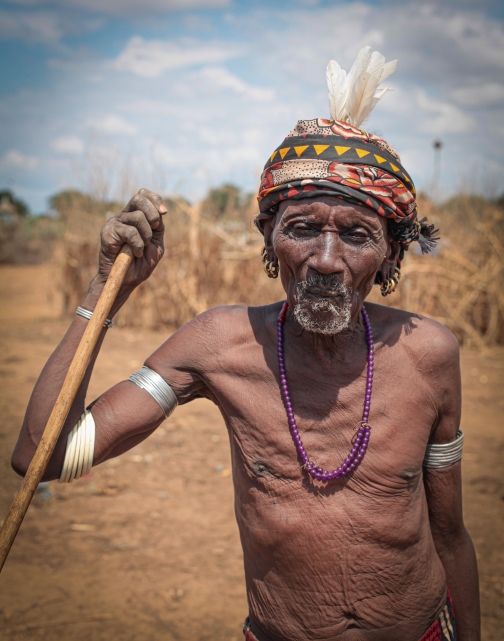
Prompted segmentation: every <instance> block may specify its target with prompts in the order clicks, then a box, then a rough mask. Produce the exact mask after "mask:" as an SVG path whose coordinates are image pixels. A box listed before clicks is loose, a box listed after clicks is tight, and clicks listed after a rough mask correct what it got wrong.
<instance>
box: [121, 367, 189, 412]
mask: <svg viewBox="0 0 504 641" xmlns="http://www.w3.org/2000/svg"><path fill="white" fill-rule="evenodd" d="M128 380H129V381H131V382H132V383H135V385H137V386H138V387H140V388H141V389H143V390H145V391H146V392H148V393H149V394H150V395H151V396H152V398H153V399H154V400H155V401H156V403H158V405H159V406H160V407H161V409H162V410H163V412H164V415H165V418H168V416H170V414H171V413H172V412H173V410H174V409H175V408H176V407H177V405H178V401H177V397H176V395H175V392H174V391H173V390H172V388H171V387H170V386H169V385H168V383H167V382H166V381H165V380H164V379H163V378H162V377H161V376H160V375H159V374H158V373H157V372H155V371H154V370H152V369H150V368H149V367H146V366H145V365H144V366H143V367H142V369H141V370H139V371H138V372H135V373H134V374H132V375H131V376H130V377H129V379H128Z"/></svg>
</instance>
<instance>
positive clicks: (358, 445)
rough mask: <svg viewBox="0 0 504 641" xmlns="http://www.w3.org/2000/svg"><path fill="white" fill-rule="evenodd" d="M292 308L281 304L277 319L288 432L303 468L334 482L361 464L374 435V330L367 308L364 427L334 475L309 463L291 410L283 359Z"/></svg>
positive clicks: (314, 475)
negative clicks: (372, 407)
mask: <svg viewBox="0 0 504 641" xmlns="http://www.w3.org/2000/svg"><path fill="white" fill-rule="evenodd" d="M288 309H289V303H288V302H287V301H285V303H284V304H283V305H282V311H281V312H280V314H279V316H278V322H277V336H278V343H277V354H278V368H279V370H280V389H281V392H282V398H283V401H284V404H285V410H286V412H287V420H288V421H289V429H290V433H291V435H292V439H293V441H294V443H295V445H296V449H297V451H298V454H299V457H300V459H301V460H302V461H303V468H304V469H305V470H306V471H307V472H308V474H309V475H310V476H312V477H313V478H315V479H318V480H319V481H331V480H332V479H339V478H342V477H344V476H346V475H347V474H350V472H352V471H353V470H354V469H355V468H356V467H357V466H358V465H359V463H360V462H361V461H362V459H363V458H364V454H365V453H366V449H367V446H368V443H369V434H370V432H371V426H370V425H369V424H368V420H369V410H370V408H371V392H372V390H373V370H374V347H373V332H372V330H371V323H370V322H369V317H368V315H367V312H366V310H365V309H364V305H363V306H362V308H361V314H362V320H363V322H364V327H365V329H366V342H367V346H368V359H367V378H366V396H365V400H364V411H363V412H362V421H361V426H360V427H359V429H358V430H357V435H356V437H355V442H354V444H353V447H352V449H351V450H350V453H349V455H348V456H347V457H346V459H345V460H344V462H343V463H342V464H341V465H340V466H339V467H338V468H337V469H335V470H333V471H332V472H328V471H327V470H324V469H322V468H321V467H318V466H317V465H316V464H315V463H314V462H313V461H310V459H309V457H308V454H307V453H306V451H305V449H304V446H303V441H302V440H301V437H300V436H299V431H298V428H297V424H296V419H295V418H294V412H293V410H292V403H291V399H290V394H289V388H288V386H287V376H286V374H285V360H284V334H283V330H284V327H283V326H284V323H285V317H286V315H287V310H288Z"/></svg>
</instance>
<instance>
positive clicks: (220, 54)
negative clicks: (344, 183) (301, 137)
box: [0, 0, 504, 212]
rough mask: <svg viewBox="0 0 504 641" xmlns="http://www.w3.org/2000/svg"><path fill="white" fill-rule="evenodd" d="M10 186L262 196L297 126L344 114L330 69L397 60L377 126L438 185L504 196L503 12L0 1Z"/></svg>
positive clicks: (2, 158)
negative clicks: (227, 190)
mask: <svg viewBox="0 0 504 641" xmlns="http://www.w3.org/2000/svg"><path fill="white" fill-rule="evenodd" d="M0 39H1V43H0V46H1V48H2V55H1V56H0V69H1V82H0V132H1V136H0V188H5V187H7V188H10V189H13V190H14V191H15V193H16V194H17V195H19V196H20V197H22V198H23V199H24V200H25V201H26V202H27V203H28V204H29V205H30V207H31V208H32V209H33V210H34V211H36V212H41V211H44V210H45V209H46V207H47V198H48V197H49V196H50V195H51V194H53V193H55V192H56V191H58V190H61V189H64V188H67V187H76V188H79V189H83V190H86V191H90V192H92V193H94V194H95V195H96V196H98V197H115V198H120V199H125V198H128V197H129V195H131V193H133V192H134V191H136V190H137V189H138V188H139V187H142V186H145V187H150V188H152V189H156V190H159V191H161V192H162V193H170V192H177V193H181V194H183V195H185V196H186V197H188V198H190V199H196V198H198V197H200V196H201V195H203V194H204V193H205V192H206V190H207V189H208V188H209V187H211V186H216V185H219V184H221V183H223V182H234V183H235V184H237V185H239V186H241V187H243V188H244V189H247V190H254V189H255V187H256V185H257V182H258V177H259V174H260V172H261V168H262V166H263V164H264V162H265V161H266V159H267V157H268V156H269V155H270V154H271V152H272V150H273V149H275V147H276V146H277V145H278V144H279V143H280V141H281V140H282V138H283V137H284V136H285V135H286V134H287V133H288V131H289V130H290V129H291V128H292V127H293V126H294V124H295V123H296V121H297V119H299V118H313V117H317V116H318V117H328V115H329V113H328V105H327V89H326V83H325V67H326V64H327V62H328V60H329V59H331V58H332V59H335V60H337V61H338V62H339V63H340V64H341V65H342V66H343V68H346V69H349V67H350V66H351V64H352V62H353V60H354V59H355V56H356V55H357V52H358V51H359V49H360V48H361V47H363V46H365V45H371V46H372V47H373V48H374V49H377V50H379V51H381V52H382V53H383V54H384V55H385V56H386V58H387V60H392V59H396V58H397V59H398V60H399V64H398V69H397V72H396V73H395V74H394V75H393V76H392V77H391V78H390V79H389V80H388V81H387V84H388V85H389V86H390V87H392V88H393V89H394V91H393V92H390V93H388V94H387V95H386V96H385V97H384V98H383V99H382V101H381V102H380V103H379V104H378V106H377V107H376V109H375V111H374V112H373V114H372V116H371V118H370V119H369V121H368V123H367V124H366V128H367V129H368V130H370V131H373V132H377V133H380V134H381V135H382V136H383V137H384V138H385V139H386V140H387V141H388V142H390V143H391V144H392V145H393V146H394V147H395V148H396V149H397V150H398V152H399V153H400V155H401V157H402V160H403V163H404V164H405V166H406V167H407V168H408V170H409V171H410V173H411V174H412V175H413V177H414V179H415V181H416V183H417V185H418V187H420V188H421V189H422V188H423V189H429V188H430V185H431V183H432V176H433V151H432V142H433V140H434V139H437V138H438V139H441V140H442V141H443V143H444V146H443V150H442V173H441V184H440V192H441V194H442V195H444V196H448V195H449V194H450V193H453V192H454V191H457V190H458V189H460V187H461V186H462V185H464V186H465V188H467V189H468V190H471V191H478V190H482V189H490V190H491V191H492V192H494V193H500V192H501V191H503V190H504V12H503V3H501V2H492V1H490V0H489V1H488V2H486V1H485V0H480V1H479V2H478V3H476V2H464V1H463V0H458V1H449V0H446V1H442V2H434V3H428V2H426V3H423V2H408V1H407V0H406V1H402V2H395V1H386V2H377V1H375V2H348V1H347V2H339V1H333V2H329V1H323V0H321V1H317V0H288V1H287V0H277V1H275V2H272V1H271V0H270V1H269V2H263V1H262V0H253V1H252V0H251V1H246V0H141V1H140V0H53V1H52V2H47V1H41V0H15V1H11V2H0Z"/></svg>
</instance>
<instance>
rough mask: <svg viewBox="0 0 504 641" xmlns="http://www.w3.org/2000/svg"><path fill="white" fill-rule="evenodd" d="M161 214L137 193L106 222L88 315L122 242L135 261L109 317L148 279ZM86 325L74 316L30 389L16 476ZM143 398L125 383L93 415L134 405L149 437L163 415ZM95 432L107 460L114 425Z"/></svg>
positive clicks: (75, 414) (58, 458) (78, 408)
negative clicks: (31, 389) (128, 248)
mask: <svg viewBox="0 0 504 641" xmlns="http://www.w3.org/2000/svg"><path fill="white" fill-rule="evenodd" d="M165 212H166V206H165V205H164V203H163V200H162V199H161V197H160V196H159V195H157V194H154V193H153V192H150V191H148V190H145V189H142V190H140V191H139V192H138V193H137V194H136V195H135V196H134V197H133V198H132V199H131V200H130V202H129V203H128V204H127V205H126V207H125V208H124V209H123V211H122V212H121V213H120V214H118V215H117V216H114V217H113V218H112V219H111V220H109V222H108V223H107V224H106V225H105V227H104V228H103V230H102V234H101V246H100V254H99V269H98V273H97V275H96V277H95V278H94V279H93V280H92V282H91V284H90V287H89V291H88V294H87V296H86V298H85V300H84V301H83V303H82V305H83V307H84V308H85V309H88V310H90V311H93V309H94V307H95V305H96V303H97V301H98V298H99V296H100V294H101V292H102V291H103V287H104V284H105V282H106V280H107V277H108V274H109V272H110V269H111V267H112V265H113V263H114V261H115V258H116V257H117V254H118V253H119V251H120V250H121V247H122V246H123V245H124V244H125V243H127V244H128V245H130V247H131V248H132V251H133V254H134V260H133V262H132V265H131V266H130V268H129V270H128V273H127V275H126V278H125V281H124V283H123V285H122V287H121V290H120V291H119V294H118V296H117V298H116V301H115V303H114V305H113V308H112V310H111V315H110V316H111V317H113V316H114V314H115V313H116V312H117V311H118V310H119V309H120V307H121V306H122V305H123V304H124V303H125V301H126V300H127V298H128V297H129V295H130V294H131V292H132V291H133V290H134V289H135V287H137V286H138V285H139V284H140V283H141V282H143V281H144V280H146V279H147V278H148V277H149V276H150V274H151V273H152V271H153V270H154V268H155V266H156V265H157V263H158V262H159V260H160V259H161V257H162V255H163V234H164V224H163V220H162V217H161V214H163V213H165ZM87 322H88V321H87V320H85V319H83V318H81V317H76V318H75V319H74V320H73V322H72V324H71V326H70V328H69V330H68V331H67V333H66V334H65V336H64V338H63V340H62V341H61V343H60V344H59V345H58V347H57V348H56V350H55V351H54V353H53V354H52V355H51V357H50V359H49V361H48V362H47V363H46V365H45V367H44V369H43V371H42V373H41V375H40V377H39V379H38V381H37V383H36V385H35V388H34V390H33V393H32V396H31V399H30V403H29V405H28V408H27V411H26V415H25V420H24V423H23V426H22V429H21V433H20V435H19V439H18V442H17V444H16V448H15V450H14V453H13V456H12V466H13V468H14V469H15V470H16V472H18V473H19V474H21V475H23V474H25V473H26V470H27V468H28V465H29V464H30V461H31V459H32V458H33V455H34V453H35V450H36V447H37V445H38V443H39V441H40V438H41V436H42V433H43V430H44V428H45V425H46V423H47V420H48V418H49V415H50V413H51V411H52V408H53V407H54V404H55V402H56V399H57V397H58V394H59V391H60V389H61V387H62V385H63V381H64V379H65V376H66V374H67V372H68V368H69V366H70V363H71V361H72V358H73V356H74V354H75V351H76V349H77V346H78V344H79V341H80V339H81V338H82V335H83V333H84V330H85V328H86V325H87ZM106 331H107V330H106V329H103V330H102V335H101V337H100V340H99V342H98V345H97V346H96V349H95V351H94V353H93V356H92V358H91V360H90V363H89V365H88V368H87V371H86V374H85V376H84V380H83V382H82V384H81V386H80V388H79V390H78V392H77V394H76V397H75V400H74V402H73V404H72V407H71V409H70V411H69V414H68V417H67V420H66V421H65V424H64V426H63V429H62V432H61V435H60V438H59V439H58V442H57V444H56V447H55V450H54V453H53V456H52V458H51V460H50V462H49V465H48V468H47V471H46V474H45V475H44V480H49V479H54V478H57V477H58V476H59V474H60V472H61V467H62V465H63V459H64V455H65V450H66V442H67V436H68V434H69V432H70V431H71V430H72V428H73V426H74V425H75V424H76V422H77V421H78V419H79V417H80V416H81V414H82V412H83V411H84V403H85V398H86V392H87V387H88V384H89V379H90V377H91V373H92V370H93V365H94V362H95V360H96V357H97V355H98V352H99V349H100V346H101V343H102V341H103V338H104V336H105V333H106ZM144 394H145V395H146V396H148V395H147V394H146V393H145V392H143V391H142V390H140V389H139V388H137V387H136V386H135V385H134V384H133V383H130V382H126V381H125V382H123V383H121V384H120V385H119V386H116V388H113V389H112V390H110V391H109V392H108V393H107V394H106V395H104V398H103V403H102V405H103V410H101V407H99V405H100V404H97V409H96V412H97V413H98V414H99V413H100V411H101V412H102V414H104V415H105V414H107V410H106V406H107V403H108V406H109V410H108V413H109V414H110V407H116V406H117V407H118V406H121V408H128V409H127V410H126V411H130V410H131V409H132V408H133V407H136V412H133V414H136V415H137V416H138V415H139V414H140V415H141V416H142V419H141V420H142V432H141V433H145V432H146V433H147V434H148V433H150V432H151V431H152V430H153V429H155V427H156V426H157V425H158V424H159V423H160V422H161V420H162V419H163V413H162V411H161V408H160V407H159V405H157V403H156V402H155V401H154V400H153V399H150V398H147V399H145V398H144ZM139 407H141V412H139V411H138V408H139ZM122 412H124V410H122ZM93 414H94V412H93ZM122 418H124V416H121V419H122ZM105 422H106V421H105ZM124 427H125V429H124V433H122V434H121V436H120V439H121V441H122V442H124V441H125V440H126V441H127V440H128V439H131V438H137V439H139V440H141V438H140V437H139V436H137V435H135V436H132V430H133V431H135V427H137V428H138V426H134V425H129V423H128V421H126V423H124ZM116 431H117V430H116ZM136 431H138V430H136ZM136 431H135V434H136ZM100 432H101V433H100V434H97V441H96V448H95V453H96V455H95V460H96V461H99V460H100V457H101V458H103V456H106V454H105V452H106V450H107V442H104V441H103V438H104V435H105V434H108V436H107V438H109V439H110V438H112V440H114V441H115V440H117V438H118V435H117V434H116V435H115V437H111V436H110V435H111V434H113V433H114V426H113V425H112V426H110V429H107V430H106V431H105V432H103V431H100ZM143 438H144V437H143ZM109 444H110V443H109Z"/></svg>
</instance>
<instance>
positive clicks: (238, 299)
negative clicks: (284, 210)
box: [53, 194, 504, 348]
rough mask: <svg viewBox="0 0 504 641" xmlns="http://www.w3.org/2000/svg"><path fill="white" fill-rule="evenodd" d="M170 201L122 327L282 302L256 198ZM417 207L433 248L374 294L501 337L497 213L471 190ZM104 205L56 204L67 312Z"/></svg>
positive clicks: (487, 340) (471, 335)
mask: <svg viewBox="0 0 504 641" xmlns="http://www.w3.org/2000/svg"><path fill="white" fill-rule="evenodd" d="M167 204H168V205H169V213H168V214H167V215H166V220H167V221H168V220H169V225H168V228H167V231H166V234H165V243H166V254H165V257H164V259H163V260H162V262H161V263H160V265H159V266H158V267H157V269H156V271H155V273H154V274H153V276H152V277H151V278H150V279H149V281H147V282H146V283H144V284H143V285H142V286H141V287H140V288H138V290H137V291H136V292H135V293H134V294H133V296H132V297H131V299H130V300H129V302H128V304H127V305H126V306H125V307H124V309H123V310H122V311H121V313H120V317H119V318H118V322H119V323H120V324H123V325H128V326H147V327H151V328H157V327H160V326H171V327H178V326H180V325H182V324H183V323H185V322H187V321H188V320H189V319H191V318H192V317H193V316H195V315H196V314H199V313H201V312H202V311H204V310H205V309H208V308H209V307H212V306H214V305H220V304H230V303H246V304H250V305H258V304H264V303H268V302H272V301H274V300H279V299H280V298H282V296H283V291H282V288H281V285H280V283H279V282H278V281H272V280H270V279H268V278H267V276H266V275H265V273H264V271H263V269H262V265H261V259H260V250H261V247H262V238H261V236H260V235H259V234H258V232H257V231H255V229H254V227H253V223H252V221H253V218H254V216H255V213H256V207H257V205H256V203H255V201H254V199H250V200H249V201H248V202H246V203H238V202H237V201H236V198H235V200H233V199H232V198H231V199H228V200H227V201H226V203H225V205H226V206H225V209H224V212H222V211H221V212H220V214H219V215H217V214H216V212H215V210H214V208H213V201H212V199H210V198H208V199H207V200H206V201H204V202H203V203H200V204H197V205H194V206H190V205H188V204H187V203H185V202H184V201H183V200H181V199H177V198H173V199H169V200H167ZM420 205H421V212H422V215H427V216H428V217H429V218H430V219H431V220H432V221H433V222H434V223H436V225H437V226H439V227H440V229H441V235H442V242H441V243H440V245H439V251H437V253H436V254H435V255H429V256H422V255H419V254H417V253H415V252H414V251H410V252H408V254H407V255H406V259H405V261H404V263H403V278H402V280H401V283H400V285H399V287H398V289H397V290H396V292H395V293H394V294H392V295H391V296H389V297H387V298H382V297H381V295H380V293H379V289H378V288H375V290H374V291H373V293H372V295H371V300H373V301H375V302H380V303H384V304H387V305H392V306H394V307H401V308H403V309H408V310H410V311H412V312H416V313H420V314H425V315H428V316H431V317H433V318H436V319H438V320H440V321H441V322H442V323H444V324H445V325H447V326H448V327H449V328H450V329H451V330H452V331H453V332H454V333H455V335H456V336H457V338H458V339H459V341H460V342H461V343H462V344H465V345H469V346H474V347H478V348H483V347H487V346H491V345H495V344H502V343H504V328H503V325H504V323H503V321H504V294H503V292H502V291H501V287H500V282H501V279H502V274H503V269H504V247H503V240H504V221H503V211H502V209H501V208H498V207H496V206H494V205H492V204H490V203H488V202H487V201H484V200H483V199H480V198H475V197H470V196H459V197H457V198H455V199H453V200H452V201H450V202H449V203H447V204H446V205H445V206H443V208H442V209H436V208H435V207H433V205H432V204H431V203H429V202H428V201H427V200H425V199H423V200H422V201H421V203H420ZM111 207H112V206H111V205H110V204H108V205H107V204H103V203H97V202H93V201H91V199H89V198H87V197H84V196H82V195H77V194H74V196H71V197H68V198H67V199H66V200H63V201H62V202H60V203H59V204H58V210H59V212H60V215H61V217H62V218H63V219H64V221H65V224H66V230H65V232H64V235H63V237H62V240H61V242H60V243H59V244H58V246H57V248H56V251H55V254H54V259H53V264H54V268H55V273H56V275H57V287H58V290H59V292H60V293H61V300H62V312H63V313H64V314H73V313H74V310H75V308H76V307H77V305H79V304H80V302H81V301H82V298H83V296H84V294H85V291H86V288H87V285H88V283H89V280H90V278H91V277H92V276H93V275H94V272H95V269H96V257H97V252H98V239H99V229H100V228H101V226H102V225H103V223H104V219H105V218H106V215H107V212H108V211H109V210H110V209H111ZM118 210H119V207H117V206H116V207H115V210H113V211H118Z"/></svg>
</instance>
